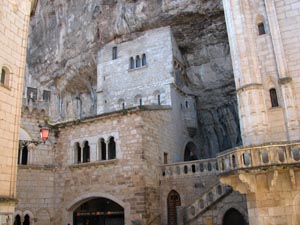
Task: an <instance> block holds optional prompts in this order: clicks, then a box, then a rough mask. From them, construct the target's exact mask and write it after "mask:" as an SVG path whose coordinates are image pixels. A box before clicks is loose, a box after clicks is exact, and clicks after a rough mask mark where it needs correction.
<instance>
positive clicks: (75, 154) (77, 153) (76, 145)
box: [74, 142, 81, 163]
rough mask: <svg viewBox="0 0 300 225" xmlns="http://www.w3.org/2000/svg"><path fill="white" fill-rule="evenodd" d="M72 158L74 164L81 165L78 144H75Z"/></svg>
mask: <svg viewBox="0 0 300 225" xmlns="http://www.w3.org/2000/svg"><path fill="white" fill-rule="evenodd" d="M74 158H75V163H81V147H80V144H79V143H78V142H76V143H75V149H74Z"/></svg>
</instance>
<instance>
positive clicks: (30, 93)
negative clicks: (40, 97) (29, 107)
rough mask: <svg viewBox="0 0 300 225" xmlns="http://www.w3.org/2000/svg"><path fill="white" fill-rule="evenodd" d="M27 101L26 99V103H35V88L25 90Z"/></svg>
mask: <svg viewBox="0 0 300 225" xmlns="http://www.w3.org/2000/svg"><path fill="white" fill-rule="evenodd" d="M27 99H28V102H29V101H30V100H32V101H33V102H36V100H37V89H36V88H32V87H28V88H27Z"/></svg>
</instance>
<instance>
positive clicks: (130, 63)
mask: <svg viewBox="0 0 300 225" xmlns="http://www.w3.org/2000/svg"><path fill="white" fill-rule="evenodd" d="M129 61H130V62H129V69H134V59H133V57H130V60H129Z"/></svg>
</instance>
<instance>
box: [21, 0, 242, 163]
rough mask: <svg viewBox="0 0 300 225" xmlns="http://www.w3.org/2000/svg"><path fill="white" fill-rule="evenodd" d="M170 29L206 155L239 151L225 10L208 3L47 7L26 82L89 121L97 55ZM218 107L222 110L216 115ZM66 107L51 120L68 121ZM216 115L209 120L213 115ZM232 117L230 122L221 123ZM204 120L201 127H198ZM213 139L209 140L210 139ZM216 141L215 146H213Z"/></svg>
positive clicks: (34, 27) (36, 23)
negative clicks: (116, 43) (79, 108)
mask: <svg viewBox="0 0 300 225" xmlns="http://www.w3.org/2000/svg"><path fill="white" fill-rule="evenodd" d="M167 25H169V26H171V28H172V31H173V33H174V36H175V39H176V41H177V43H178V46H179V49H180V50H181V53H182V54H183V57H184V60H185V64H186V65H187V68H186V70H187V77H186V82H187V83H188V84H189V87H190V88H191V89H192V94H194V95H196V96H197V98H198V104H197V109H198V118H199V124H200V125H201V132H199V133H198V135H199V134H200V137H199V138H200V140H202V141H201V142H202V143H201V146H202V148H203V149H202V152H203V156H204V157H207V156H214V155H215V153H216V152H218V151H221V150H223V149H227V148H230V147H232V146H236V145H240V144H241V140H240V137H239V136H240V133H239V125H238V120H237V110H236V97H235V95H234V94H233V90H234V89H235V86H234V81H233V72H232V66H231V58H230V52H229V45H228V40H227V32H226V25H225V18H224V13H223V7H222V4H221V1H220V0H212V1H204V0H201V1H192V0H185V1H170V0H164V1H158V0H151V1H145V0H144V1H125V0H119V1H117V0H114V1H105V0H102V1H95V0H90V1H83V0H81V1H76V2H75V1H67V2H66V1H62V0H56V1H46V0H41V1H39V3H38V5H37V9H36V12H35V15H34V16H33V17H32V21H31V33H30V43H29V47H28V60H27V62H28V73H29V77H28V80H27V84H30V85H33V86H34V85H36V86H38V84H39V83H40V84H41V86H40V87H42V88H44V89H48V90H51V91H52V96H53V97H52V99H53V100H54V99H56V101H52V103H51V108H55V109H56V108H59V104H60V103H61V102H64V105H65V107H67V105H69V106H70V107H76V104H74V103H73V102H76V100H75V99H76V98H79V97H80V98H81V99H83V102H84V103H83V113H82V115H83V117H86V116H90V115H94V114H95V109H94V108H93V107H91V105H92V104H93V101H94V100H93V98H94V95H95V90H96V65H97V62H96V54H97V52H98V51H99V49H100V48H101V47H102V46H104V44H106V43H108V42H109V41H111V40H113V39H115V38H120V41H128V40H130V39H132V38H134V37H137V36H138V35H139V33H135V32H140V31H145V30H148V29H152V28H157V27H161V26H167ZM220 108H222V110H220ZM68 113H69V112H68V110H67V109H65V110H64V111H63V112H62V113H61V114H60V115H59V116H57V115H52V117H51V115H50V117H51V120H53V121H58V120H65V119H67V118H68V117H69V116H68V115H67V114H68ZM211 115H213V116H211ZM227 116H229V118H230V119H224V118H226V117H227ZM203 121H205V122H203ZM212 140H213V141H212ZM210 142H213V143H210Z"/></svg>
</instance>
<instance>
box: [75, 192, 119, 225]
mask: <svg viewBox="0 0 300 225" xmlns="http://www.w3.org/2000/svg"><path fill="white" fill-rule="evenodd" d="M73 221H74V222H73V225H124V224H125V223H124V208H123V207H122V206H120V205H119V204H117V203H116V202H114V201H111V200H109V199H107V198H96V199H92V200H89V201H88V202H85V203H83V204H82V205H80V206H79V207H78V208H77V209H76V210H75V211H74V213H73Z"/></svg>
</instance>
